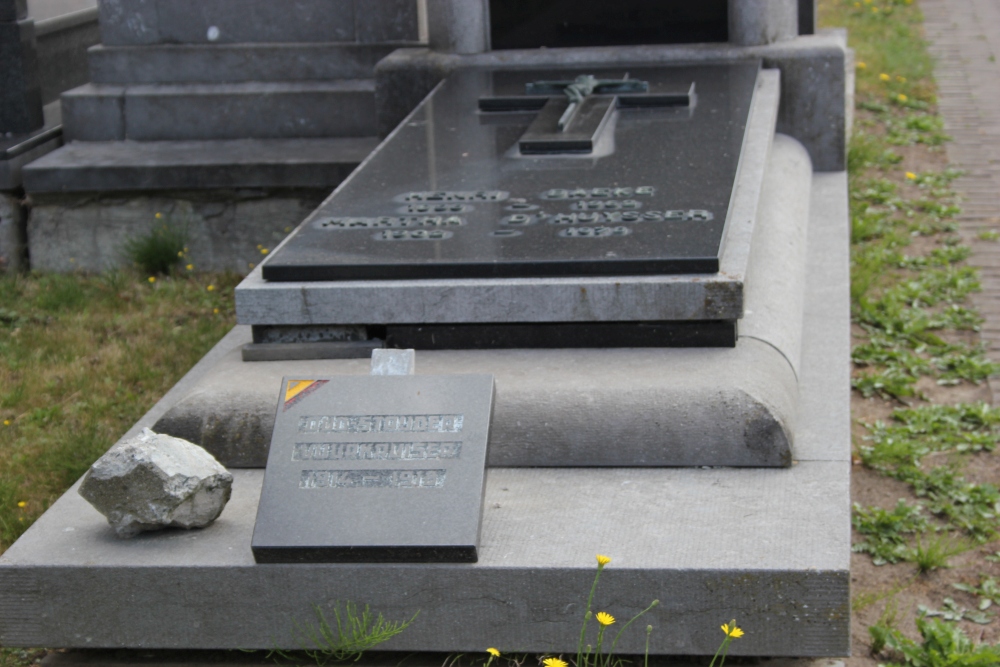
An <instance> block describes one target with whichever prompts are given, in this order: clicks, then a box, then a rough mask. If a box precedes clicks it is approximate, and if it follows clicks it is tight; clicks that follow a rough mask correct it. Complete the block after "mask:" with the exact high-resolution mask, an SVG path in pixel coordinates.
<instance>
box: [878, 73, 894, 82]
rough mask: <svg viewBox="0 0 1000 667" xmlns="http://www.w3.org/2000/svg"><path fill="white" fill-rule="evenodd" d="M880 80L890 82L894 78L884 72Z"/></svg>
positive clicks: (880, 75) (879, 76)
mask: <svg viewBox="0 0 1000 667" xmlns="http://www.w3.org/2000/svg"><path fill="white" fill-rule="evenodd" d="M878 78H879V80H880V81H889V80H890V79H892V77H891V76H889V75H888V74H886V73H885V72H882V73H881V74H879V75H878Z"/></svg>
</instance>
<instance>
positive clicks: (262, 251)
mask: <svg viewBox="0 0 1000 667" xmlns="http://www.w3.org/2000/svg"><path fill="white" fill-rule="evenodd" d="M269 252H271V251H270V250H268V249H267V248H261V249H260V254H262V255H266V254H267V253H269Z"/></svg>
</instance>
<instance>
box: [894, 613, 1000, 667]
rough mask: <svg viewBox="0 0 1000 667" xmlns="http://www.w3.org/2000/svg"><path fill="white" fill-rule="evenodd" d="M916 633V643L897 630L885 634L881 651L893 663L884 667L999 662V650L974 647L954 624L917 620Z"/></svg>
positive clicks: (983, 666) (968, 666)
mask: <svg viewBox="0 0 1000 667" xmlns="http://www.w3.org/2000/svg"><path fill="white" fill-rule="evenodd" d="M917 630H918V631H919V632H920V636H921V638H922V640H921V641H919V642H916V641H913V640H912V639H909V638H907V637H906V636H904V635H903V634H902V633H901V632H899V631H898V630H891V631H889V632H888V633H886V636H885V649H888V653H889V655H890V657H891V658H893V660H894V661H893V662H890V663H886V667H894V666H897V665H899V666H905V667H994V666H995V665H997V664H998V663H1000V647H998V646H990V645H987V644H978V645H977V644H976V643H974V642H973V641H972V640H971V639H969V638H968V636H967V635H966V634H965V632H964V631H963V630H962V629H961V627H959V626H958V625H954V624H951V623H947V622H945V621H941V620H938V619H936V618H918V619H917ZM897 661H898V662H897Z"/></svg>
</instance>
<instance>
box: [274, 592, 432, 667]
mask: <svg viewBox="0 0 1000 667" xmlns="http://www.w3.org/2000/svg"><path fill="white" fill-rule="evenodd" d="M313 611H314V612H315V614H316V622H315V624H314V623H308V624H299V623H298V622H297V621H295V619H294V618H293V619H292V623H293V625H294V630H293V631H292V635H293V638H294V639H295V641H297V642H298V643H299V645H300V646H301V650H302V653H304V654H305V655H306V656H308V657H309V659H311V660H313V661H314V662H315V663H316V664H317V665H327V664H330V663H332V662H346V661H357V660H359V659H361V656H362V655H363V654H364V652H365V651H367V650H369V649H371V648H373V647H375V646H378V645H379V644H382V643H384V642H386V641H388V640H389V639H391V638H392V637H395V636H396V635H398V634H399V633H401V632H403V631H404V630H406V628H408V627H410V625H411V624H412V623H413V621H415V620H416V618H417V615H418V614H419V613H420V612H417V613H416V614H414V615H413V616H412V617H411V618H410V619H409V620H407V621H387V620H386V619H385V617H384V616H383V615H382V614H378V615H375V614H373V613H372V611H371V610H370V609H369V608H368V605H365V607H364V609H361V610H359V609H358V607H357V605H355V604H354V603H353V602H347V603H346V604H345V605H344V611H343V613H341V611H340V603H339V602H335V603H334V604H333V615H334V624H333V625H331V624H330V622H329V621H328V620H327V618H326V615H325V614H324V613H323V609H322V608H321V607H320V606H319V605H316V606H315V607H313ZM271 653H272V654H273V655H277V656H280V657H282V658H286V659H289V660H294V655H293V654H291V653H290V652H288V651H282V650H280V649H275V650H274V651H272V652H271Z"/></svg>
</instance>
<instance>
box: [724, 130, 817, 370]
mask: <svg viewBox="0 0 1000 667" xmlns="http://www.w3.org/2000/svg"><path fill="white" fill-rule="evenodd" d="M811 186H812V163H811V161H810V160H809V153H808V152H806V149H805V148H804V147H803V146H802V144H800V143H799V142H798V141H796V140H795V139H793V138H791V137H789V136H786V135H783V134H777V135H775V138H774V142H773V144H772V146H771V155H770V158H769V160H768V165H767V172H766V174H765V176H764V180H763V185H762V188H761V195H760V204H759V207H758V209H757V218H758V224H757V225H756V226H755V228H754V235H753V241H752V242H751V244H750V248H751V250H750V260H749V262H748V268H747V274H746V285H745V287H744V317H743V319H742V320H741V321H740V323H739V335H740V337H748V338H755V339H757V340H760V341H763V342H765V343H767V344H769V345H772V346H773V347H774V348H775V349H776V350H778V351H779V352H781V354H782V355H783V356H784V357H785V358H786V359H787V361H788V363H789V365H791V367H792V368H793V370H794V371H795V374H796V376H798V375H799V365H800V361H801V357H802V318H803V309H804V306H805V284H806V241H807V234H808V232H807V229H808V226H809V225H808V224H807V223H808V221H809V214H810V202H811V199H812V196H811V195H812V187H811Z"/></svg>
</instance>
